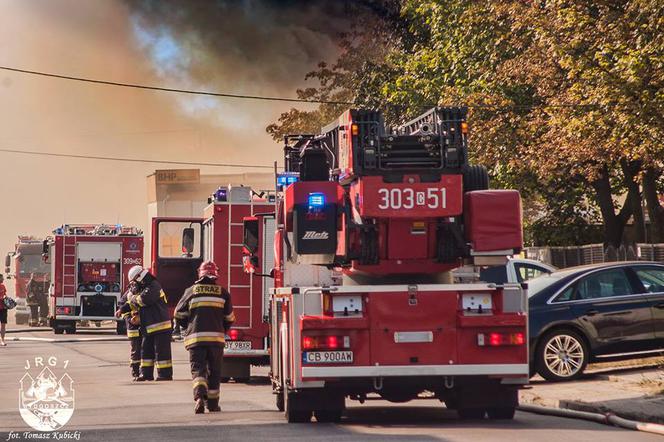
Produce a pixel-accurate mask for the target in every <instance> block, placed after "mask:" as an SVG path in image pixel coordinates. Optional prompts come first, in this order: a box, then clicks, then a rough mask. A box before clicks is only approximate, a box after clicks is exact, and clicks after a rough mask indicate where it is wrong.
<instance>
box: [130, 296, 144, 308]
mask: <svg viewBox="0 0 664 442" xmlns="http://www.w3.org/2000/svg"><path fill="white" fill-rule="evenodd" d="M131 303H136V304H138V305H139V306H141V307H144V306H145V304H143V298H141V295H137V296H135V297H134V299H133V300H132V302H131Z"/></svg>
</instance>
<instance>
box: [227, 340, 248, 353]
mask: <svg viewBox="0 0 664 442" xmlns="http://www.w3.org/2000/svg"><path fill="white" fill-rule="evenodd" d="M243 350H251V341H226V351H231V352H232V351H243Z"/></svg>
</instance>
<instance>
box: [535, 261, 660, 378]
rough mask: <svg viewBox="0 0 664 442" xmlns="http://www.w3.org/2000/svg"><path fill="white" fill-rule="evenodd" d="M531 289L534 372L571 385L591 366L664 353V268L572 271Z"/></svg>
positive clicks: (629, 265)
mask: <svg viewBox="0 0 664 442" xmlns="http://www.w3.org/2000/svg"><path fill="white" fill-rule="evenodd" d="M528 290H529V294H528V297H529V308H530V312H529V315H530V317H529V334H530V341H529V344H530V366H531V373H532V374H534V373H539V374H540V375H541V376H542V377H544V378H545V379H548V380H551V381H568V380H572V379H576V378H578V377H579V376H580V375H581V374H582V373H583V371H584V369H585V368H586V365H587V364H588V363H589V362H595V361H600V360H602V359H608V358H611V359H628V358H639V357H644V356H653V355H654V354H655V353H659V354H664V265H661V264H658V263H651V262H642V261H639V262H620V263H604V264H593V265H587V266H580V267H572V268H567V269H563V270H558V271H555V272H553V273H551V274H549V275H544V276H540V277H538V278H535V279H532V280H530V281H528Z"/></svg>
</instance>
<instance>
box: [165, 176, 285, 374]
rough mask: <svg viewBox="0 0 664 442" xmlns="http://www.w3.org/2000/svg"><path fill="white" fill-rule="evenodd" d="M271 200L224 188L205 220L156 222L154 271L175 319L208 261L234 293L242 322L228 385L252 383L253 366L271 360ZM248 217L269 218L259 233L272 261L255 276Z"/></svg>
mask: <svg viewBox="0 0 664 442" xmlns="http://www.w3.org/2000/svg"><path fill="white" fill-rule="evenodd" d="M272 196H273V195H272ZM270 198H271V197H270V196H269V195H268V194H267V193H266V192H255V191H254V190H252V189H251V188H250V187H246V186H228V187H220V188H219V189H217V190H216V191H215V192H214V194H213V195H212V196H211V197H210V198H209V199H208V203H209V204H208V205H207V207H206V208H205V209H204V211H203V217H200V218H176V217H157V218H153V219H152V271H153V274H154V275H155V276H156V277H157V279H158V280H159V282H160V283H161V285H162V287H163V289H164V292H165V293H166V297H167V299H168V304H169V307H170V310H171V317H172V314H173V310H174V309H175V306H176V305H177V303H178V301H179V300H180V298H181V297H182V295H183V293H184V291H185V289H186V288H187V287H189V286H191V285H193V284H194V282H195V281H196V280H197V279H198V276H197V275H198V273H197V270H198V266H200V264H201V263H202V262H203V261H207V260H212V261H214V262H215V263H216V264H217V266H219V270H220V276H219V281H218V283H219V284H221V285H223V286H224V287H226V289H227V290H228V291H229V292H230V294H231V300H232V302H233V309H234V312H235V318H236V319H235V323H234V324H233V328H232V329H231V330H230V331H229V333H228V335H227V336H226V349H225V350H224V363H223V365H222V381H224V382H227V381H228V380H230V379H231V378H233V379H234V380H235V381H236V382H247V381H249V378H250V370H251V365H265V364H267V363H268V361H269V356H268V338H267V336H268V325H267V315H268V302H269V300H268V297H269V289H270V288H271V287H272V280H271V279H270V278H269V277H267V275H262V274H261V272H263V273H264V272H265V271H264V270H263V269H265V268H268V270H269V269H270V268H271V262H272V258H271V255H272V252H271V244H272V239H273V236H274V203H273V202H270V201H269V199H270ZM272 199H273V198H272ZM246 217H260V218H261V219H262V220H264V222H265V223H264V225H263V228H262V229H260V231H258V232H257V234H258V235H259V237H260V241H261V242H262V243H263V244H270V247H269V248H267V249H266V250H264V251H262V252H264V253H261V256H262V258H263V259H265V260H266V263H263V262H260V263H257V267H258V268H259V269H260V271H259V272H257V273H256V274H255V275H254V276H250V275H248V274H246V273H244V271H243V262H242V258H243V253H242V225H243V224H242V221H243V219H244V218H246ZM267 263H269V264H267Z"/></svg>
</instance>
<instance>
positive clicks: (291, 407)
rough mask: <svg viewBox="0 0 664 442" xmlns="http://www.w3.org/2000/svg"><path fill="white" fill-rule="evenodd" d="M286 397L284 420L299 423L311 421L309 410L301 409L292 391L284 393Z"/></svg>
mask: <svg viewBox="0 0 664 442" xmlns="http://www.w3.org/2000/svg"><path fill="white" fill-rule="evenodd" d="M284 394H286V395H287V397H286V404H285V405H286V411H285V413H284V414H285V415H286V420H287V421H288V423H289V424H301V423H307V422H311V410H303V409H301V408H300V407H298V406H297V405H299V404H297V402H298V397H297V395H296V394H294V393H284Z"/></svg>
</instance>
